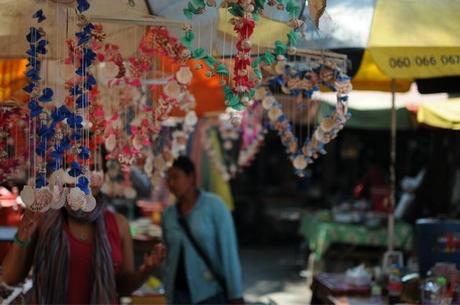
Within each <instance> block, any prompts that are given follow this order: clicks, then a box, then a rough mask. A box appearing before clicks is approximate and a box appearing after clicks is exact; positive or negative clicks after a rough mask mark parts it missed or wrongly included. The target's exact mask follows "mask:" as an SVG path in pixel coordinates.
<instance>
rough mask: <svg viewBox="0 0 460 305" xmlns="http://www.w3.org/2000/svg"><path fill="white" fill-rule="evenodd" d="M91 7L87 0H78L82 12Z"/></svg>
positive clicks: (79, 9)
mask: <svg viewBox="0 0 460 305" xmlns="http://www.w3.org/2000/svg"><path fill="white" fill-rule="evenodd" d="M88 9H89V2H88V1H87V0H77V10H78V11H79V12H80V13H83V12H84V11H87V10H88Z"/></svg>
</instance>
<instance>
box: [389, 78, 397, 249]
mask: <svg viewBox="0 0 460 305" xmlns="http://www.w3.org/2000/svg"><path fill="white" fill-rule="evenodd" d="M395 102H396V81H395V79H392V80H391V139H390V198H389V199H390V200H389V204H390V206H389V209H388V212H389V214H388V250H389V251H393V248H394V227H395V217H394V208H395V203H396V196H395V190H396V124H397V122H396V105H395Z"/></svg>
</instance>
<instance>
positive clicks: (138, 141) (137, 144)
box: [132, 135, 144, 150]
mask: <svg viewBox="0 0 460 305" xmlns="http://www.w3.org/2000/svg"><path fill="white" fill-rule="evenodd" d="M143 140H144V137H143V136H141V135H135V136H134V137H133V141H132V143H133V147H134V148H135V149H137V150H141V149H142V148H143V147H144V145H143V143H144V141H143Z"/></svg>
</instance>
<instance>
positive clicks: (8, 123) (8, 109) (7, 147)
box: [0, 104, 28, 182]
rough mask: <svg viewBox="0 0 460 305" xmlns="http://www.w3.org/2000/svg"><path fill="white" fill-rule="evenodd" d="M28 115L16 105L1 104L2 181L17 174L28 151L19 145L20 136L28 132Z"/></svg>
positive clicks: (0, 155) (0, 172)
mask: <svg viewBox="0 0 460 305" xmlns="http://www.w3.org/2000/svg"><path fill="white" fill-rule="evenodd" d="M27 121H28V119H27V115H26V114H25V113H23V111H22V109H21V108H20V107H18V106H15V105H8V104H5V105H2V106H0V182H3V181H6V180H8V179H10V178H11V177H13V176H14V175H15V174H16V170H17V169H18V167H19V166H20V165H21V164H24V162H25V161H26V158H27V152H26V151H25V150H24V151H21V150H20V148H19V147H18V143H17V142H18V141H19V138H20V137H22V135H25V134H26V133H27Z"/></svg>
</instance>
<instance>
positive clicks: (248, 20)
mask: <svg viewBox="0 0 460 305" xmlns="http://www.w3.org/2000/svg"><path fill="white" fill-rule="evenodd" d="M266 3H267V4H268V5H270V6H274V7H276V8H277V9H278V10H286V11H287V12H288V14H289V17H290V21H289V25H290V26H292V28H293V30H292V31H290V32H289V33H288V34H287V36H288V45H285V44H284V43H282V42H281V41H276V42H275V48H274V50H275V51H274V55H273V54H272V53H271V52H269V51H267V52H266V53H264V54H263V55H262V56H260V57H258V58H257V59H255V60H252V59H251V48H252V41H251V36H252V34H253V32H254V29H255V26H256V22H257V20H259V18H260V15H262V14H263V11H264V6H265V4H266ZM215 6H216V1H205V0H192V1H190V2H189V3H188V5H187V7H186V8H184V15H185V16H186V17H187V18H189V19H192V18H193V15H199V14H203V13H204V12H205V11H206V8H207V7H215ZM222 7H224V8H226V9H227V10H228V12H229V13H230V14H231V15H232V16H233V17H232V19H231V21H230V22H231V23H232V24H233V26H234V30H235V32H236V35H237V40H236V49H237V53H236V55H235V66H234V71H233V80H232V81H231V82H230V81H228V82H225V81H224V80H222V81H223V83H222V85H223V86H224V93H225V101H226V104H227V106H229V107H230V108H232V109H234V110H236V112H231V115H232V116H239V117H240V118H241V111H242V110H243V109H244V107H246V106H248V105H250V104H251V103H252V100H253V97H254V94H255V85H256V83H258V82H259V81H260V80H261V79H262V72H261V70H260V66H261V65H262V64H265V65H272V64H273V63H274V62H275V61H279V62H283V61H284V60H285V56H284V55H285V54H286V53H287V52H288V50H289V51H290V52H291V53H295V47H294V44H295V43H296V42H297V40H298V39H299V37H300V34H299V29H300V28H301V27H302V25H303V21H302V20H300V19H298V16H299V14H300V7H299V6H298V5H297V4H296V1H293V0H287V1H286V0H268V1H266V0H224V1H223V2H222ZM193 38H194V34H193V32H192V31H191V27H189V30H188V31H186V34H185V36H184V38H183V41H184V40H185V41H187V42H188V46H189V47H190V48H191V45H192V41H193ZM192 55H193V57H194V58H197V59H204V60H205V62H206V64H207V66H208V67H209V69H210V72H209V76H212V75H214V74H219V75H221V76H228V75H229V71H228V68H227V67H226V66H225V65H224V64H223V63H220V64H217V61H216V60H215V58H214V57H213V56H212V55H208V54H205V52H204V50H203V49H201V48H198V49H196V50H193V51H192ZM251 70H252V71H253V73H254V74H255V75H256V77H257V79H255V80H253V79H251V78H250V75H251ZM239 121H240V120H234V122H235V123H238V122H239Z"/></svg>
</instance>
